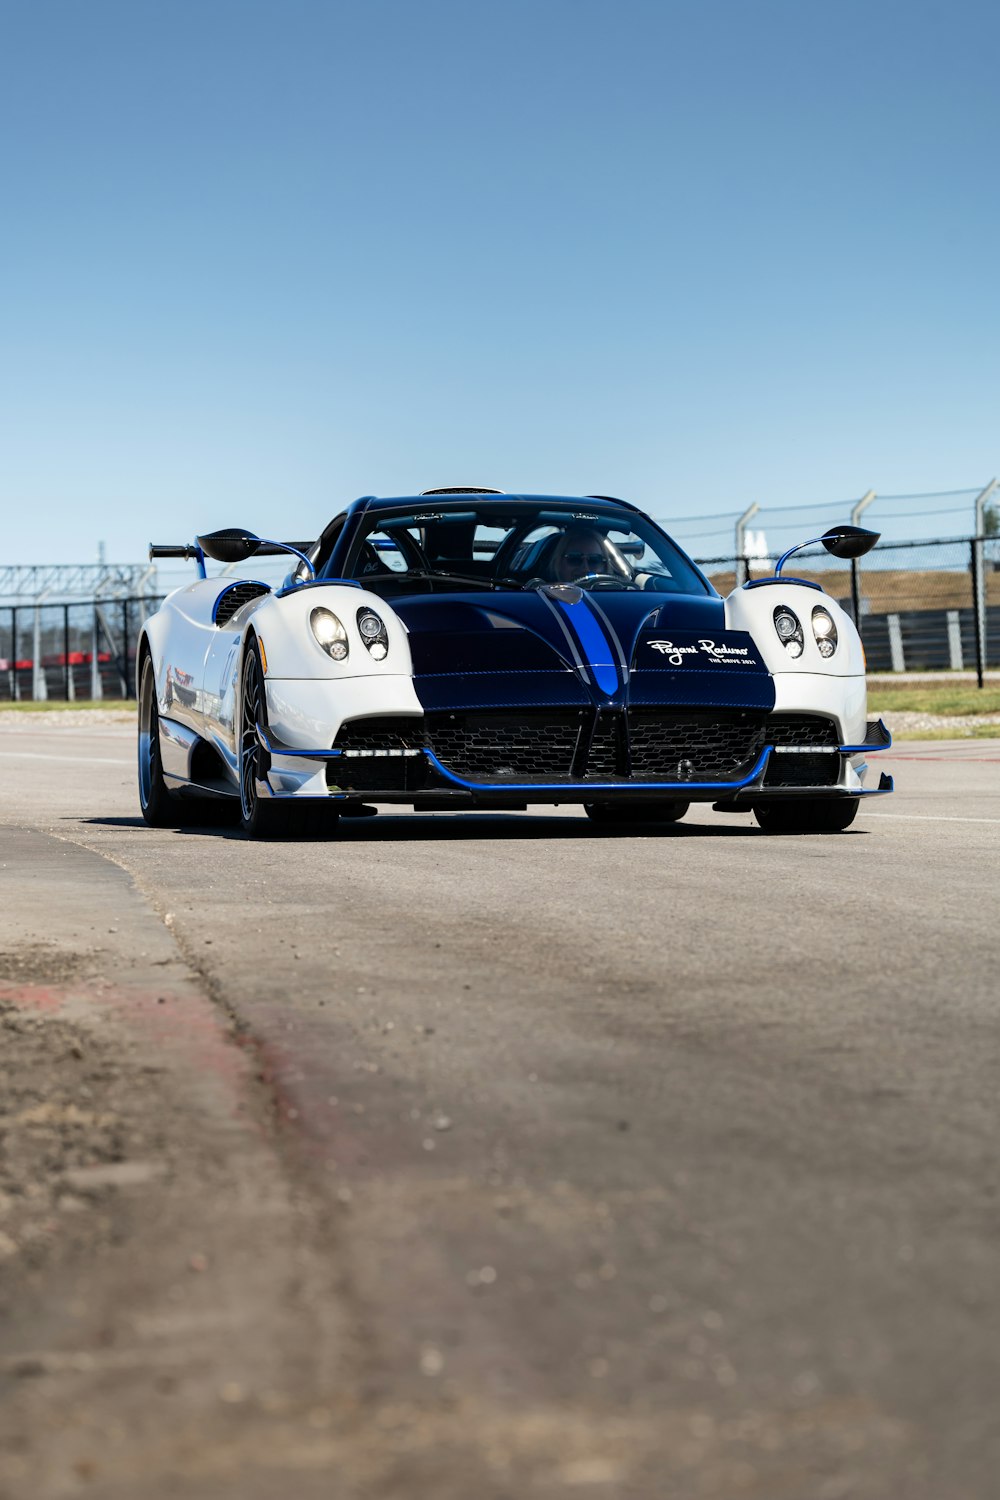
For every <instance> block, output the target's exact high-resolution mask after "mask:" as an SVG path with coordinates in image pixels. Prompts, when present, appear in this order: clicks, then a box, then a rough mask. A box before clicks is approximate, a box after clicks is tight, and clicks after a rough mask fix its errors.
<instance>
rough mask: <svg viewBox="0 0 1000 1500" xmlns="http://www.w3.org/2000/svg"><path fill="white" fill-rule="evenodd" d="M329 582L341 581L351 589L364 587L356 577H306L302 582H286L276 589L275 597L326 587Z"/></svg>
mask: <svg viewBox="0 0 1000 1500" xmlns="http://www.w3.org/2000/svg"><path fill="white" fill-rule="evenodd" d="M328 583H340V584H343V585H344V586H345V587H346V588H351V589H363V588H364V584H363V583H359V582H358V580H357V579H356V578H304V579H303V580H302V582H301V583H286V584H285V585H284V587H283V588H280V589H276V590H275V593H274V597H275V598H276V599H284V597H285V595H286V594H297V593H298V592H299V590H300V589H319V588H325V586H326V585H327V584H328Z"/></svg>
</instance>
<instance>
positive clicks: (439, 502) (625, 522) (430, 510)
mask: <svg viewBox="0 0 1000 1500" xmlns="http://www.w3.org/2000/svg"><path fill="white" fill-rule="evenodd" d="M444 522H448V523H451V525H452V527H453V528H454V527H455V526H456V525H461V524H465V525H466V526H468V525H470V523H471V524H472V525H473V526H479V527H483V528H487V529H491V530H500V531H504V532H506V535H505V536H503V537H502V538H501V539H500V541H499V542H498V544H497V546H496V548H495V552H494V554H493V555H494V558H495V564H494V566H493V567H492V568H491V567H488V566H483V562H484V559H483V558H482V557H479V558H476V557H475V556H474V555H473V546H472V542H471V540H470V541H469V542H468V556H467V558H466V559H465V561H466V563H467V564H469V563H471V564H472V567H471V568H470V570H469V573H468V574H467V575H466V574H463V573H462V571H461V570H460V569H458V570H456V569H455V568H454V567H453V566H449V563H454V562H455V561H461V560H462V559H461V558H460V557H456V558H453V559H448V558H445V557H442V556H441V555H437V556H434V557H430V556H428V554H427V552H426V551H425V550H424V545H423V544H424V543H425V542H426V539H427V536H428V527H430V526H432V525H436V524H437V523H444ZM574 525H575V526H578V527H581V528H584V527H586V528H590V529H593V530H596V531H598V532H600V533H601V534H602V535H603V537H604V538H605V540H606V541H607V542H608V544H609V545H608V551H609V554H613V556H614V563H613V571H620V570H621V555H620V554H619V553H618V551H617V548H616V547H615V546H614V539H613V537H609V533H611V532H613V531H617V532H619V533H622V532H625V533H628V534H631V535H633V536H635V537H637V538H638V539H640V540H641V541H643V542H644V543H645V547H646V550H647V551H649V552H652V553H653V554H654V556H655V557H656V558H657V560H658V561H659V562H660V563H661V564H662V565H665V566H666V567H667V568H668V569H669V571H668V572H664V573H662V574H661V573H660V572H659V571H658V570H652V571H651V572H649V571H647V572H646V573H645V574H644V581H643V582H642V583H641V584H636V583H633V582H631V581H629V580H628V579H627V578H626V577H625V576H624V574H623V578H622V585H621V587H622V588H623V589H630V590H633V589H635V588H636V587H641V588H642V589H643V591H645V592H651V593H656V592H663V593H672V594H677V593H683V594H693V595H697V596H704V597H708V598H713V597H714V598H717V597H718V594H717V593H716V590H715V589H714V588H713V586H712V584H711V583H710V582H709V580H708V579H707V578H706V577H705V575H704V574H703V573H702V572H701V570H700V569H699V568H698V566H697V565H696V564H695V563H694V562H693V561H692V559H691V558H690V557H688V555H687V553H686V552H684V551H683V549H682V548H681V547H679V546H678V545H677V543H676V542H675V541H674V540H673V539H672V538H671V537H670V536H669V535H668V534H667V533H666V532H665V531H664V530H663V529H662V527H660V526H658V525H657V524H656V522H655V521H653V520H652V519H651V518H650V517H649V516H647V515H646V514H644V512H642V511H640V510H639V509H638V508H636V507H633V506H631V505H628V504H627V503H623V502H615V501H611V500H603V499H602V500H598V499H591V498H589V497H586V496H584V497H576V496H553V495H531V496H528V495H503V496H501V495H490V496H486V495H471V494H470V495H460V494H456V495H454V496H453V497H444V496H433V497H431V496H419V495H417V496H400V497H398V498H394V499H378V500H374V499H373V500H369V501H367V502H365V503H363V504H358V503H356V504H355V505H354V506H352V507H351V509H350V512H349V513H348V518H347V524H345V526H344V527H343V528H342V530H341V532H340V535H339V536H338V538H337V541H336V544H335V545H334V547H333V549H332V551H331V553H330V555H329V557H328V558H327V560H326V563H325V565H324V566H323V567H322V568H321V569H320V577H321V578H322V577H347V578H352V579H355V580H356V581H357V582H359V583H361V584H362V586H363V587H366V588H369V587H370V588H371V589H372V591H373V592H375V593H380V592H381V588H380V585H382V586H384V587H385V589H386V590H387V591H388V592H389V593H390V595H398V594H399V593H400V592H405V591H406V588H405V585H406V583H407V582H412V584H413V590H412V591H413V592H437V591H438V589H437V588H435V585H438V586H440V590H441V591H442V592H450V593H454V592H456V591H458V592H461V591H462V590H463V588H464V587H467V588H468V590H469V591H472V590H476V591H523V590H525V589H528V588H532V587H534V588H537V587H539V586H541V585H543V584H544V583H556V582H559V581H560V580H559V579H552V578H548V579H542V578H534V579H533V580H532V579H529V578H528V577H518V576H517V575H516V573H511V572H508V571H507V565H508V564H509V563H510V562H511V560H512V559H514V558H515V555H516V553H517V549H518V547H519V545H520V543H521V541H522V540H523V539H524V538H525V537H528V536H530V535H531V533H532V532H533V531H536V530H538V529H539V528H540V527H543V526H551V527H553V528H554V529H558V528H559V527H562V528H563V529H564V530H566V529H568V528H569V527H572V526H574ZM387 528H391V530H390V531H389V532H388V533H387V534H389V535H391V534H392V533H393V532H394V533H395V535H396V536H398V538H399V544H400V551H401V553H402V554H403V556H404V558H405V559H406V561H407V568H406V569H405V570H402V569H384V570H383V569H375V568H374V567H373V566H372V559H371V558H369V559H368V569H369V570H368V571H367V572H366V571H365V567H364V566H363V565H362V549H363V547H364V546H365V544H366V542H367V539H368V538H369V537H373V536H375V535H376V534H377V533H379V532H382V531H386V530H387ZM413 531H420V533H421V534H420V535H419V536H413V535H411V533H412V532H413ZM383 550H384V549H383ZM478 551H479V552H480V553H483V552H485V551H486V549H485V548H484V547H483V546H482V545H480V547H479V549H478ZM437 564H440V566H438V565H437ZM613 571H610V572H609V573H607V574H604V573H601V574H600V575H599V576H598V578H597V579H596V581H595V582H592V583H591V585H590V586H591V587H599V588H600V589H601V591H606V590H608V589H611V590H614V587H615V584H614V576H613ZM587 576H588V577H591V576H592V575H587ZM661 577H662V588H661V587H660V586H659V585H658V582H657V580H658V579H659V578H661ZM562 581H570V580H565V579H564V580H562ZM573 581H575V580H573ZM581 586H584V587H585V586H586V582H585V583H584V584H583V585H581Z"/></svg>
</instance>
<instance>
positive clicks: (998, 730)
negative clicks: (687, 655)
mask: <svg viewBox="0 0 1000 1500" xmlns="http://www.w3.org/2000/svg"><path fill="white" fill-rule="evenodd" d="M88 709H103V710H104V711H105V712H111V713H115V714H122V715H128V716H130V717H134V715H135V703H134V701H132V702H125V701H123V700H122V699H120V698H105V699H103V700H101V701H92V700H89V699H80V700H77V702H75V703H64V702H61V701H58V700H53V699H49V700H48V701H46V702H41V703H30V702H22V703H3V704H0V715H3V714H5V713H13V714H35V713H60V712H67V711H70V710H84V711H86V710H88ZM868 712H869V714H870V715H871V716H872V717H873V718H883V719H885V720H887V722H888V723H889V727H890V728H891V729H892V733H893V738H894V739H897V740H948V739H952V740H953V739H1000V723H990V722H989V720H990V718H991V717H992V716H994V715H996V716H1000V681H990V682H987V683H986V685H985V687H983V688H977V687H976V684H975V681H974V680H970V679H964V680H961V681H955V679H954V678H946V677H942V679H941V681H940V682H934V681H933V680H928V679H927V678H926V677H921V678H919V679H916V680H914V681H907V679H906V678H905V677H902V678H899V679H897V680H894V681H892V682H887V681H885V679H884V678H879V679H878V680H877V681H875V682H871V683H869V687H868ZM903 714H921V715H924V716H937V715H946V716H947V717H949V718H952V717H959V718H964V719H972V720H973V722H972V723H967V724H933V723H927V724H920V725H918V726H916V725H915V726H911V725H909V724H904V723H900V722H898V720H897V722H896V723H895V724H894V723H893V720H894V719H895V718H896V716H898V715H903ZM976 720H979V721H981V722H975V721H976Z"/></svg>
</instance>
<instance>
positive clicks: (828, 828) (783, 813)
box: [753, 797, 860, 833]
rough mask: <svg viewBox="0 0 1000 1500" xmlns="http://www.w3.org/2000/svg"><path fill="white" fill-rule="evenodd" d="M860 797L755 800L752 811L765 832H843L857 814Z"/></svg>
mask: <svg viewBox="0 0 1000 1500" xmlns="http://www.w3.org/2000/svg"><path fill="white" fill-rule="evenodd" d="M859 801H860V799H859V798H858V797H838V798H836V799H834V798H832V797H803V798H802V799H801V800H799V799H798V798H796V799H795V800H791V799H790V800H789V801H787V802H756V803H754V809H753V814H754V817H755V818H756V819H757V822H758V823H759V824H760V826H761V828H762V829H763V830H764V832H765V833H843V831H844V829H845V828H850V826H851V824H852V823H853V822H854V819H855V818H856V817H857V815H858V805H859Z"/></svg>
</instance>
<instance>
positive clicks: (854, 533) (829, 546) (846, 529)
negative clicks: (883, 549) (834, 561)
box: [820, 526, 882, 558]
mask: <svg viewBox="0 0 1000 1500" xmlns="http://www.w3.org/2000/svg"><path fill="white" fill-rule="evenodd" d="M881 535H882V533H881V532H880V531H866V530H865V529H864V527H863V526H831V527H830V530H829V531H824V533H823V535H822V536H821V537H820V541H821V542H822V543H823V546H824V547H825V548H826V550H827V552H832V553H833V555H834V557H842V558H854V557H864V555H865V553H866V552H870V551H871V549H872V548H873V547H874V545H875V543H876V542H877V541H878V539H879V537H880V536H881Z"/></svg>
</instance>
